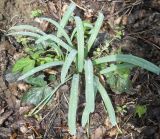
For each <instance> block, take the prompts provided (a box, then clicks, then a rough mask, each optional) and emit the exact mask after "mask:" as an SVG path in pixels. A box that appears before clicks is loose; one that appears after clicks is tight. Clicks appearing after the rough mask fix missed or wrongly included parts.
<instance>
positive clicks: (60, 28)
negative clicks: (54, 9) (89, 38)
mask: <svg viewBox="0 0 160 139" xmlns="http://www.w3.org/2000/svg"><path fill="white" fill-rule="evenodd" d="M40 19H42V20H45V21H48V22H50V23H52V24H53V25H54V26H56V27H57V28H58V31H59V33H60V34H61V35H62V36H64V38H65V39H66V40H67V42H68V44H69V45H71V46H73V44H72V42H71V40H70V38H69V36H68V34H67V33H66V31H65V30H64V29H63V28H62V27H61V26H60V24H59V23H57V22H56V21H54V20H52V19H50V18H40Z"/></svg>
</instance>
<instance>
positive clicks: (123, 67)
mask: <svg viewBox="0 0 160 139" xmlns="http://www.w3.org/2000/svg"><path fill="white" fill-rule="evenodd" d="M133 67H134V65H133V64H128V63H123V64H118V65H114V64H112V65H111V66H110V67H107V68H106V69H103V70H101V71H100V73H101V74H107V73H109V72H112V71H116V70H120V69H126V68H127V69H132V68H133Z"/></svg>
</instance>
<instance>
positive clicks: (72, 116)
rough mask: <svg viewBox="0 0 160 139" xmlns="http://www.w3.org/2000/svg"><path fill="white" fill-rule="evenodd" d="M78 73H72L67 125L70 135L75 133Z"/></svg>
mask: <svg viewBox="0 0 160 139" xmlns="http://www.w3.org/2000/svg"><path fill="white" fill-rule="evenodd" d="M78 87H79V74H74V75H73V78H72V84H71V92H70V99H69V111H68V126H69V131H70V133H71V135H75V134H76V112H77V105H78Z"/></svg>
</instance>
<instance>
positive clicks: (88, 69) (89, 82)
mask: <svg viewBox="0 0 160 139" xmlns="http://www.w3.org/2000/svg"><path fill="white" fill-rule="evenodd" d="M84 70H85V83H86V86H85V87H86V88H85V96H86V107H87V109H88V112H94V107H95V94H94V76H93V65H92V62H91V60H89V59H88V60H86V61H85V66H84Z"/></svg>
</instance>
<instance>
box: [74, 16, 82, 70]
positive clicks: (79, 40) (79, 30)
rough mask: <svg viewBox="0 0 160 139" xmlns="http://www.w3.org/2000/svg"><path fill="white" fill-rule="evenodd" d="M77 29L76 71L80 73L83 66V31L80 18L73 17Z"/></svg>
mask: <svg viewBox="0 0 160 139" xmlns="http://www.w3.org/2000/svg"><path fill="white" fill-rule="evenodd" d="M75 21H76V28H77V43H78V71H79V72H82V70H83V65H84V30H83V23H82V20H81V19H80V17H75Z"/></svg>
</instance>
